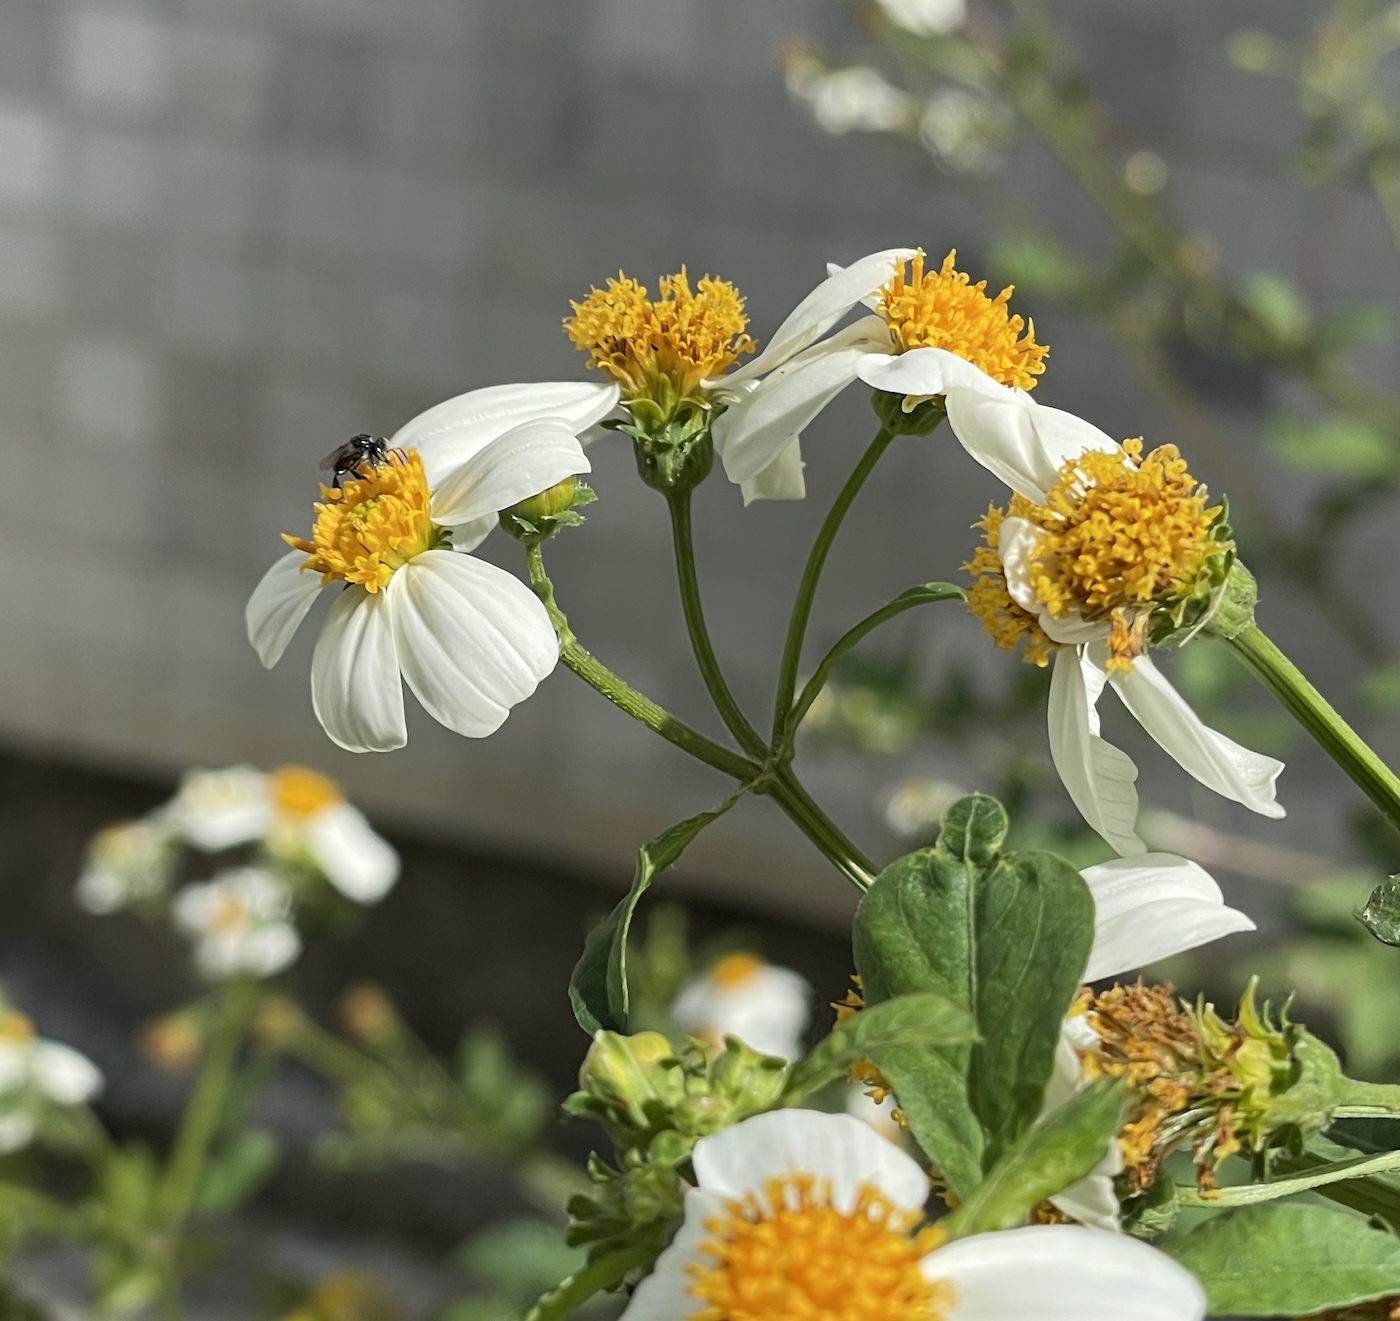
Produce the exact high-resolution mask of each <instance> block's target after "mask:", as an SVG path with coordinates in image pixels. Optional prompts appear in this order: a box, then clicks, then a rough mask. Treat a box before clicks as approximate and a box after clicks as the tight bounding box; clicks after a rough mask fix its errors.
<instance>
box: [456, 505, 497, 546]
mask: <svg viewBox="0 0 1400 1321" xmlns="http://www.w3.org/2000/svg"><path fill="white" fill-rule="evenodd" d="M497 526H499V520H498V519H497V517H496V515H495V514H486V515H484V516H483V517H481V518H474V519H472V520H471V522H469V523H454V524H452V526H450V527H449V528H448V529H447V530H448V531H449V532H450V533H451V534H452V549H453V550H458V551H464V552H470V551H474V550H475V549H476V548H477V547H478V546H479V545H481V543H482V542H483V541H485V540H486V538H487V537H489V536H490V535H491V533H492V532H493V531H495V529H496V528H497Z"/></svg>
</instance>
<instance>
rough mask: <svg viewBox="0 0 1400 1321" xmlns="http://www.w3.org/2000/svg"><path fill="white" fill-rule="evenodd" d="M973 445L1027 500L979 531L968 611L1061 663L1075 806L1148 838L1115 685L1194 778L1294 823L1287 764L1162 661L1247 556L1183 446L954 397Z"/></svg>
mask: <svg viewBox="0 0 1400 1321" xmlns="http://www.w3.org/2000/svg"><path fill="white" fill-rule="evenodd" d="M948 420H949V422H950V423H951V424H952V427H953V430H954V432H955V434H956V435H957V437H958V439H959V440H960V441H961V442H962V444H963V447H964V448H965V449H966V450H967V451H968V453H969V454H971V455H972V457H973V458H975V459H976V460H977V461H978V462H979V463H981V464H982V466H983V467H985V468H987V469H988V470H989V471H990V472H992V473H993V474H995V475H996V476H997V477H999V478H1001V480H1002V481H1004V482H1005V483H1006V484H1007V485H1008V486H1009V487H1010V488H1011V490H1012V497H1011V503H1010V505H1009V507H1008V508H1006V509H1000V508H998V507H996V506H995V505H994V506H992V507H991V508H990V509H989V510H988V511H987V515H986V517H985V518H983V519H982V521H981V522H980V523H979V524H978V526H979V527H981V528H982V530H983V532H984V534H985V540H984V544H983V545H982V546H980V547H979V548H978V549H977V551H976V552H975V553H974V555H973V558H972V559H971V561H969V563H968V564H967V565H965V566H964V567H965V568H966V569H967V570H968V571H969V572H970V573H972V574H974V575H976V581H975V582H974V584H973V586H972V589H971V590H970V591H969V593H968V603H969V605H970V607H971V609H972V611H973V613H974V614H976V615H977V616H978V617H979V618H980V619H981V620H982V622H983V623H984V625H985V626H986V628H987V631H988V632H989V633H990V634H991V635H992V637H993V639H994V640H995V641H996V643H997V645H998V646H1001V647H1006V648H1014V647H1016V646H1018V645H1020V646H1022V647H1023V648H1024V654H1025V657H1026V659H1027V660H1029V661H1032V662H1034V663H1035V664H1038V665H1044V664H1045V663H1046V661H1047V660H1048V659H1049V657H1050V656H1051V655H1052V654H1054V657H1055V672H1054V676H1053V678H1052V681H1051V687H1050V708H1049V721H1050V752H1051V756H1052V757H1053V759H1054V762H1055V767H1056V769H1057V770H1058V771H1059V773H1060V778H1061V779H1062V780H1063V781H1064V785H1065V788H1066V789H1067V790H1068V792H1069V796H1070V797H1071V798H1072V799H1073V800H1074V805H1075V806H1076V807H1077V808H1078V809H1079V811H1080V812H1081V813H1082V814H1083V816H1084V819H1085V820H1086V821H1087V822H1088V823H1089V825H1090V826H1092V827H1093V828H1094V829H1095V830H1096V831H1098V833H1099V834H1100V835H1102V836H1103V838H1104V839H1105V840H1106V841H1107V842H1108V843H1109V844H1110V845H1112V847H1113V848H1114V849H1116V850H1117V851H1118V852H1119V853H1120V854H1134V853H1141V852H1143V850H1144V845H1143V843H1142V841H1141V840H1140V839H1139V838H1138V837H1137V835H1136V833H1135V825H1136V819H1137V791H1136V789H1135V788H1134V781H1135V780H1136V778H1137V767H1136V766H1134V765H1133V762H1132V761H1131V759H1130V758H1129V757H1128V756H1127V755H1126V754H1125V753H1123V752H1122V751H1120V750H1119V749H1118V748H1116V747H1114V746H1113V745H1112V744H1110V743H1108V742H1106V741H1105V740H1104V739H1103V738H1102V737H1101V736H1100V734H1099V720H1098V713H1097V710H1096V708H1097V704H1098V699H1099V696H1100V695H1101V694H1102V692H1103V689H1104V685H1105V684H1106V683H1107V684H1110V685H1111V686H1112V687H1113V689H1114V691H1115V692H1117V693H1118V695H1119V697H1120V698H1122V700H1123V704H1124V705H1125V706H1126V707H1127V708H1128V710H1129V711H1130V712H1131V713H1132V715H1133V716H1134V717H1135V718H1136V719H1137V721H1138V723H1139V724H1141V725H1142V727H1143V728H1144V729H1145V730H1146V731H1147V732H1148V733H1149V734H1150V735H1151V736H1152V737H1153V738H1154V739H1155V740H1156V741H1157V742H1158V743H1159V744H1160V745H1161V746H1162V747H1163V749H1165V750H1166V752H1168V753H1169V754H1170V755H1171V756H1172V757H1174V758H1175V759H1176V761H1177V762H1178V763H1180V765H1181V766H1182V768H1183V769H1184V770H1186V771H1187V772H1188V773H1190V774H1191V775H1193V776H1195V778H1196V779H1198V780H1199V781H1200V782H1201V783H1202V784H1204V785H1206V786H1207V787H1208V788H1211V789H1214V790H1215V791H1216V792H1217V793H1219V794H1222V795H1223V796H1224V797H1226V798H1229V799H1232V800H1233V801H1234V802H1237V803H1242V804H1243V805H1244V806H1245V807H1248V808H1250V809H1251V810H1253V811H1255V812H1258V813H1260V814H1261V815H1263V816H1270V817H1280V816H1282V815H1283V808H1282V807H1280V806H1279V805H1278V804H1277V803H1276V802H1275V801H1274V792H1275V790H1274V781H1275V780H1276V779H1277V778H1278V775H1279V772H1280V771H1282V769H1283V763H1282V762H1279V761H1275V760H1274V759H1273V758H1272V757H1265V756H1261V755H1260V754H1258V753H1255V752H1251V751H1249V749H1247V748H1243V747H1241V746H1240V745H1239V744H1238V743H1235V742H1233V741H1232V740H1231V739H1228V738H1226V737H1225V736H1224V735H1223V734H1219V733H1217V732H1216V731H1215V730H1213V729H1209V728H1207V727H1206V726H1205V725H1204V724H1203V723H1202V722H1201V720H1200V718H1199V717H1198V716H1197V715H1196V714H1195V712H1194V711H1192V710H1191V708H1190V707H1189V706H1188V705H1187V704H1186V702H1185V701H1184V700H1183V699H1182V697H1181V696H1180V695H1179V694H1178V693H1177V691H1176V690H1175V689H1174V688H1173V687H1172V686H1171V684H1170V683H1168V681H1167V679H1166V678H1165V676H1164V675H1163V674H1162V673H1161V672H1160V671H1159V670H1158V669H1157V667H1156V666H1155V665H1154V664H1153V662H1152V660H1151V658H1150V657H1149V656H1148V655H1147V650H1148V647H1149V644H1152V643H1156V642H1163V641H1166V640H1168V639H1169V638H1175V639H1181V638H1183V637H1189V635H1190V631H1191V630H1193V629H1195V628H1198V627H1200V626H1202V625H1203V624H1204V623H1205V622H1207V621H1208V620H1209V617H1210V613H1211V611H1212V610H1213V609H1214V608H1215V605H1216V602H1217V601H1218V599H1219V594H1220V593H1221V592H1222V591H1223V590H1224V587H1225V580H1226V575H1227V574H1228V573H1229V570H1230V566H1231V565H1232V563H1233V559H1234V544H1233V542H1232V541H1231V540H1230V539H1229V529H1228V528H1227V527H1226V526H1225V523H1224V521H1223V516H1222V510H1221V509H1220V508H1219V507H1212V506H1210V505H1209V502H1208V498H1207V495H1206V491H1205V488H1204V487H1202V486H1200V485H1199V484H1198V483H1197V482H1196V480H1195V479H1194V478H1193V477H1192V476H1191V474H1190V473H1189V472H1188V471H1187V469H1186V463H1185V461H1184V460H1183V459H1182V458H1181V456H1180V455H1179V454H1178V453H1177V450H1176V448H1175V446H1172V445H1164V446H1162V447H1161V448H1159V449H1156V450H1153V451H1152V452H1151V453H1150V454H1147V455H1144V454H1143V453H1142V443H1141V441H1136V440H1131V441H1126V442H1124V443H1123V444H1122V445H1119V444H1118V443H1117V442H1116V441H1114V440H1112V439H1110V438H1109V437H1108V436H1106V435H1105V434H1104V433H1103V432H1101V431H1099V430H1098V429H1097V428H1096V427H1093V426H1090V425H1089V423H1087V422H1084V421H1082V420H1081V419H1079V418H1077V417H1074V416H1073V415H1072V414H1069V413H1062V412H1060V411H1059V410H1057V409H1053V408H1043V407H1041V406H1039V405H1037V404H1035V403H1034V402H1033V401H1031V400H1029V399H1015V398H992V397H989V396H988V395H986V394H985V393H981V392H976V391H971V390H964V389H957V388H955V389H952V390H950V391H949V392H948Z"/></svg>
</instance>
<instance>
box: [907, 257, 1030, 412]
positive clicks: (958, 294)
mask: <svg viewBox="0 0 1400 1321" xmlns="http://www.w3.org/2000/svg"><path fill="white" fill-rule="evenodd" d="M957 255H958V254H957V250H956V249H954V250H953V251H952V252H950V253H949V254H948V255H947V256H946V257H945V258H944V259H943V265H942V266H941V267H940V268H939V269H938V270H937V271H934V272H926V271H925V270H924V254H923V251H922V249H921V250H920V251H919V252H918V253H917V254H916V255H915V257H914V260H913V262H912V264H911V265H912V270H911V271H910V273H909V274H908V276H906V275H905V266H904V263H903V262H901V263H900V264H899V269H898V270H897V271H896V272H895V277H894V279H893V280H891V281H890V282H889V284H887V285H886V286H885V287H884V288H883V289H882V290H881V291H880V315H881V316H883V317H884V318H885V320H886V321H887V322H888V323H889V327H890V330H891V331H892V332H893V333H894V337H895V339H896V340H897V341H898V343H899V345H900V348H901V349H947V350H948V351H949V352H950V353H956V354H957V355H958V357H960V358H966V359H967V361H968V362H970V363H972V364H973V366H975V367H980V368H981V369H982V370H983V371H984V372H986V373H987V375H988V376H990V377H991V378H992V379H993V380H994V381H1000V382H1001V384H1002V385H1009V386H1012V387H1014V388H1015V389H1018V390H1029V389H1031V388H1032V387H1033V386H1034V385H1035V378H1036V377H1037V376H1039V375H1040V374H1041V372H1043V371H1044V370H1045V355H1046V354H1047V353H1049V352H1050V350H1049V348H1047V347H1046V346H1045V345H1044V344H1037V343H1036V342H1035V323H1034V322H1033V321H1031V322H1028V321H1025V320H1024V319H1022V318H1021V317H1019V316H1012V315H1011V313H1010V312H1009V310H1008V308H1007V304H1008V303H1009V302H1010V301H1011V292H1012V286H1011V285H1007V287H1006V288H1005V289H1003V290H1002V291H1001V292H1000V293H999V294H998V295H997V296H996V297H995V298H989V297H988V296H987V282H986V281H985V280H979V281H978V282H977V283H976V284H973V283H972V281H971V279H970V278H969V277H968V276H966V275H964V274H963V273H962V272H961V271H956V270H954V269H953V262H954V261H955V260H956V258H957Z"/></svg>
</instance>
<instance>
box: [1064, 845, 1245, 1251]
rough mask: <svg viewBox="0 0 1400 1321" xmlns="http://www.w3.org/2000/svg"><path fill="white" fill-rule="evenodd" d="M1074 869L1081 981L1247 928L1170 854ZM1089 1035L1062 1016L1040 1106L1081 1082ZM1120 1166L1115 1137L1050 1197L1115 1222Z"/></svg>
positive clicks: (1072, 1212)
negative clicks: (1081, 926)
mask: <svg viewBox="0 0 1400 1321" xmlns="http://www.w3.org/2000/svg"><path fill="white" fill-rule="evenodd" d="M1080 875H1081V876H1083V877H1084V880H1085V883H1086V884H1087V885H1088V887H1089V892H1090V893H1091V894H1092V895H1093V896H1094V944H1093V948H1092V951H1091V953H1090V955H1089V966H1088V967H1087V968H1086V969H1085V970H1084V980H1085V981H1086V982H1096V981H1101V980H1103V979H1105V978H1109V977H1121V976H1123V975H1124V974H1126V973H1129V972H1133V971H1135V970H1136V969H1138V968H1142V967H1145V966H1146V965H1147V964H1149V963H1157V962H1160V961H1161V960H1162V959H1168V958H1171V957H1172V956H1173V955H1176V954H1184V953H1185V952H1186V951H1187V950H1190V949H1197V948H1199V947H1200V946H1202V945H1208V944H1210V942H1211V941H1214V940H1220V939H1221V938H1222V937H1224V936H1229V935H1233V934H1234V933H1235V932H1238V931H1253V930H1254V923H1253V922H1252V921H1251V920H1250V919H1249V918H1248V917H1247V916H1246V915H1245V914H1244V913H1242V912H1240V911H1239V910H1238V909H1236V908H1231V907H1229V906H1228V905H1227V904H1226V903H1225V896H1224V895H1223V894H1221V892H1220V887H1219V886H1218V885H1217V884H1216V883H1215V881H1214V880H1213V879H1212V878H1211V876H1210V875H1209V874H1208V873H1207V872H1206V871H1205V870H1204V869H1203V868H1201V867H1199V866H1197V865H1196V864H1195V863H1194V862H1191V861H1189V860H1187V859H1186V858H1180V857H1177V856H1176V855H1175V854H1172V853H1148V854H1144V855H1141V856H1138V857H1132V858H1115V859H1113V860H1112V861H1111V862H1105V863H1100V864H1099V865H1098V866H1096V867H1086V868H1085V869H1084V870H1083V871H1082V872H1081V873H1080ZM1096 1040H1097V1038H1095V1037H1094V1033H1093V1029H1092V1028H1090V1027H1089V1025H1088V1023H1086V1022H1085V1020H1084V1019H1083V1017H1081V1016H1078V1015H1075V1016H1072V1017H1070V1018H1068V1019H1066V1020H1065V1026H1064V1030H1063V1032H1062V1033H1061V1036H1060V1045H1059V1049H1058V1051H1057V1052H1056V1055H1055V1072H1054V1074H1053V1075H1052V1077H1051V1080H1050V1085H1049V1087H1048V1088H1047V1090H1046V1095H1045V1110H1046V1112H1049V1111H1051V1110H1054V1109H1057V1108H1058V1107H1059V1106H1061V1105H1063V1104H1064V1103H1065V1102H1066V1101H1068V1100H1069V1098H1070V1097H1071V1096H1073V1095H1074V1093H1075V1092H1076V1091H1078V1090H1079V1089H1080V1088H1081V1087H1082V1086H1083V1085H1084V1069H1083V1065H1082V1064H1081V1063H1080V1057H1079V1051H1080V1050H1081V1049H1085V1048H1089V1047H1092V1046H1093V1045H1094V1044H1095V1043H1096ZM1122 1168H1123V1159H1122V1155H1121V1154H1120V1152H1119V1148H1118V1142H1117V1139H1114V1140H1113V1141H1111V1142H1110V1143H1109V1147H1108V1150H1107V1151H1106V1152H1105V1153H1104V1158H1103V1160H1102V1161H1101V1162H1100V1163H1099V1165H1098V1166H1097V1168H1095V1169H1094V1171H1093V1172H1092V1173H1091V1174H1089V1175H1087V1176H1086V1177H1085V1178H1083V1179H1081V1180H1080V1181H1079V1182H1078V1183H1076V1184H1073V1185H1072V1186H1071V1187H1069V1188H1066V1189H1065V1190H1064V1192H1062V1193H1060V1194H1058V1195H1057V1196H1055V1197H1053V1198H1051V1201H1053V1202H1054V1204H1055V1205H1056V1206H1057V1207H1058V1208H1059V1209H1060V1210H1061V1211H1063V1212H1064V1213H1065V1214H1066V1215H1068V1216H1070V1217H1072V1218H1073V1219H1075V1220H1077V1221H1078V1222H1079V1223H1080V1224H1082V1225H1090V1226H1093V1227H1094V1228H1098V1229H1117V1228H1118V1196H1117V1193H1116V1192H1115V1191H1114V1187H1113V1180H1114V1176H1116V1175H1117V1174H1118V1173H1119V1172H1120V1171H1121V1170H1122Z"/></svg>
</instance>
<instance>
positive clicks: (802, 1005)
mask: <svg viewBox="0 0 1400 1321" xmlns="http://www.w3.org/2000/svg"><path fill="white" fill-rule="evenodd" d="M810 1000H811V988H810V987H808V985H807V983H806V982H805V981H804V980H803V979H802V978H801V977H800V976H798V974H797V973H795V972H793V971H792V969H791V968H775V967H774V966H773V965H772V964H771V963H765V962H764V961H763V960H762V959H760V958H759V957H758V956H757V955H756V954H730V955H727V956H726V957H725V958H722V959H720V961H719V962H718V963H716V964H715V965H714V967H713V968H711V969H710V970H709V971H708V972H707V973H705V975H704V976H703V977H697V978H695V979H694V980H693V981H691V982H688V983H687V984H686V985H685V986H684V987H682V988H681V993H680V994H679V995H678V996H677V997H676V1002H675V1004H674V1005H672V1006H671V1016H672V1017H673V1018H674V1019H675V1020H676V1022H677V1023H678V1024H679V1025H680V1026H681V1027H682V1028H684V1029H685V1030H686V1031H687V1032H690V1033H693V1034H694V1035H695V1036H698V1037H700V1038H702V1039H703V1040H705V1041H708V1042H709V1043H710V1044H711V1045H714V1046H720V1045H722V1044H723V1043H724V1039H725V1037H738V1038H739V1040H740V1041H742V1042H743V1043H744V1045H746V1046H748V1047H749V1048H750V1049H751V1050H756V1051H758V1052H759V1054H761V1055H773V1056H776V1057H777V1058H778V1059H783V1060H796V1059H798V1058H799V1057H800V1056H801V1054H802V1034H803V1032H804V1031H806V1028H807V1020H808V1019H809V1018H810V1016H811V1012H810Z"/></svg>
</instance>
